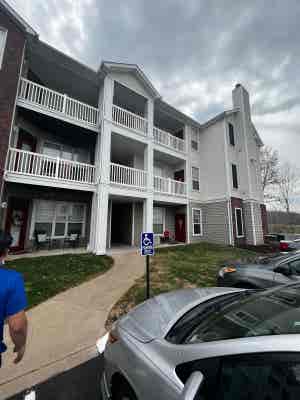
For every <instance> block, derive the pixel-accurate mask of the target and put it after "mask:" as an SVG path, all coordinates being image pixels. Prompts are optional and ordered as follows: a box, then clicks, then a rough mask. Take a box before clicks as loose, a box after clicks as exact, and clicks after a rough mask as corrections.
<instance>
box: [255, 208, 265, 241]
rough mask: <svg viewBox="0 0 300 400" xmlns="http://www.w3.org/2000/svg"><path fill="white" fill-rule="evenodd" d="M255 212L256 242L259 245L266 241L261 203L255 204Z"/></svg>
mask: <svg viewBox="0 0 300 400" xmlns="http://www.w3.org/2000/svg"><path fill="white" fill-rule="evenodd" d="M253 214H254V226H255V235H256V244H257V245H259V244H263V243H264V232H263V226H262V218H261V208H260V203H254V204H253Z"/></svg>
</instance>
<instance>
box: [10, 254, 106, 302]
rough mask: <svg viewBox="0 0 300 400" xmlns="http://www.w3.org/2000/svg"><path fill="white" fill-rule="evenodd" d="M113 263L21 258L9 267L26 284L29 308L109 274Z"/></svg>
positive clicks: (81, 257)
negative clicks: (17, 273) (89, 280)
mask: <svg viewBox="0 0 300 400" xmlns="http://www.w3.org/2000/svg"><path fill="white" fill-rule="evenodd" d="M112 264H113V260H112V258H110V257H106V256H94V255H92V254H64V255H60V256H49V257H35V258H22V259H17V260H12V261H9V262H7V263H6V268H12V269H14V270H16V271H18V272H20V273H21V274H22V275H23V277H24V281H25V286H26V292H27V296H28V303H29V307H32V306H34V305H37V304H39V303H42V302H43V301H45V300H47V299H49V298H50V297H52V296H54V295H56V294H57V293H59V292H62V291H64V290H66V289H69V288H71V287H74V286H77V285H79V284H80V283H82V282H84V281H86V280H88V279H91V278H94V277H95V276H97V275H100V274H103V273H104V272H106V271H107V270H108V269H109V268H110V267H111V266H112Z"/></svg>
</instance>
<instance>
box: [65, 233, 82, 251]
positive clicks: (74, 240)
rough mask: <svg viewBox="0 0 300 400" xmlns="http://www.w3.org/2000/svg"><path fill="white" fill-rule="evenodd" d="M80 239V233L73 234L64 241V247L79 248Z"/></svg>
mask: <svg viewBox="0 0 300 400" xmlns="http://www.w3.org/2000/svg"><path fill="white" fill-rule="evenodd" d="M79 238H80V235H79V233H78V232H72V233H70V234H69V236H67V237H66V238H65V239H64V247H65V246H66V245H68V246H69V247H73V248H75V247H78V246H79Z"/></svg>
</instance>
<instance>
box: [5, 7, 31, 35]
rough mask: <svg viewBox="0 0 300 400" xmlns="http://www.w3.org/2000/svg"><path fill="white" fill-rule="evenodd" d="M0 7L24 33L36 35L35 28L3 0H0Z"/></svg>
mask: <svg viewBox="0 0 300 400" xmlns="http://www.w3.org/2000/svg"><path fill="white" fill-rule="evenodd" d="M0 8H2V9H3V10H4V12H6V13H7V14H8V15H9V16H10V17H11V18H12V19H13V20H14V21H15V23H16V24H17V25H18V26H19V27H20V28H21V29H22V30H23V31H24V32H25V33H28V34H30V35H33V36H38V34H37V33H36V32H35V30H34V29H33V28H32V27H31V26H30V25H29V24H28V23H27V22H26V21H25V20H24V19H23V18H22V17H21V16H20V15H19V14H18V13H17V12H16V11H15V10H14V9H13V8H12V7H11V6H10V5H9V4H8V3H7V2H6V1H5V0H0Z"/></svg>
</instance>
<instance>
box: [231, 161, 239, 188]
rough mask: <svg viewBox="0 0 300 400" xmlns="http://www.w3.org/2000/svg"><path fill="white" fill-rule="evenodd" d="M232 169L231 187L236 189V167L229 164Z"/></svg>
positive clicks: (237, 185)
mask: <svg viewBox="0 0 300 400" xmlns="http://www.w3.org/2000/svg"><path fill="white" fill-rule="evenodd" d="M231 169H232V186H233V187H234V189H238V187H239V184H238V175H237V166H236V165H235V164H231Z"/></svg>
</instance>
